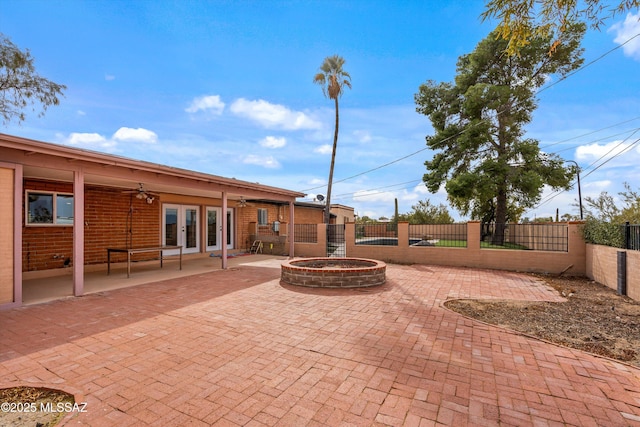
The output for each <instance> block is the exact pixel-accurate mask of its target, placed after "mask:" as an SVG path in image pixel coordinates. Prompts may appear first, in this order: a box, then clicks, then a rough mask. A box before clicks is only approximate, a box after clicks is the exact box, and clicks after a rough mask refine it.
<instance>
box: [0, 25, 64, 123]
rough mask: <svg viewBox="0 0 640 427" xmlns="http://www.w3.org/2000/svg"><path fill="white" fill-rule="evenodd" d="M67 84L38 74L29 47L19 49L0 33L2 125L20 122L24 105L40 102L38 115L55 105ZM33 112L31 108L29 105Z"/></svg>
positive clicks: (0, 109)
mask: <svg viewBox="0 0 640 427" xmlns="http://www.w3.org/2000/svg"><path fill="white" fill-rule="evenodd" d="M66 88H67V87H66V86H64V85H60V84H57V83H54V82H52V81H51V80H48V79H45V78H44V77H41V76H40V75H38V74H37V73H36V71H35V67H34V65H33V57H32V56H31V53H30V52H29V50H25V51H22V50H20V49H19V48H18V47H17V46H16V45H15V44H13V43H12V42H11V40H9V39H8V38H7V37H5V36H4V35H3V34H2V33H0V114H1V115H2V120H3V122H4V123H5V124H7V123H9V122H10V121H11V120H12V119H14V118H15V119H17V121H18V123H20V122H22V121H24V119H25V114H24V109H25V108H26V107H27V106H28V105H30V104H31V105H34V104H36V103H39V104H41V105H42V111H41V112H40V113H39V115H40V116H41V115H42V114H44V112H45V110H46V109H47V107H49V106H50V105H58V104H59V103H60V100H59V99H58V97H59V96H62V91H63V90H64V89H66ZM33 110H34V111H35V107H34V108H33Z"/></svg>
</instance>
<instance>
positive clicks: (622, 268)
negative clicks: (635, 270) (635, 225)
mask: <svg viewBox="0 0 640 427" xmlns="http://www.w3.org/2000/svg"><path fill="white" fill-rule="evenodd" d="M627 224H628V223H627ZM618 295H627V253H626V252H624V251H618Z"/></svg>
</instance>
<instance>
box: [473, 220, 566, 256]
mask: <svg viewBox="0 0 640 427" xmlns="http://www.w3.org/2000/svg"><path fill="white" fill-rule="evenodd" d="M481 233H482V234H481V243H480V247H481V248H490V249H501V248H504V249H520V250H536V251H557V252H568V251H569V226H568V224H558V223H539V224H534V223H524V224H495V223H484V224H482V226H481Z"/></svg>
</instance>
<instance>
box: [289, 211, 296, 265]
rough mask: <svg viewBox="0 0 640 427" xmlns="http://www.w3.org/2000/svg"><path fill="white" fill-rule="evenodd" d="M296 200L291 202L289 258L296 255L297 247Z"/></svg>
mask: <svg viewBox="0 0 640 427" xmlns="http://www.w3.org/2000/svg"><path fill="white" fill-rule="evenodd" d="M294 202H295V200H292V201H290V202H289V258H294V257H295V248H296V236H295V228H296V227H295V222H296V221H295V216H294V212H295V208H294V205H293V204H294Z"/></svg>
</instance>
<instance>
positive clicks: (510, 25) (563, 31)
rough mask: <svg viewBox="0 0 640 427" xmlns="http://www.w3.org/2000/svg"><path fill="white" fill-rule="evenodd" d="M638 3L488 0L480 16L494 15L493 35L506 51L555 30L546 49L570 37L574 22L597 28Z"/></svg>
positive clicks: (639, 1)
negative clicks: (551, 41)
mask: <svg viewBox="0 0 640 427" xmlns="http://www.w3.org/2000/svg"><path fill="white" fill-rule="evenodd" d="M638 7H640V0H617V1H615V2H613V4H612V5H610V4H609V2H605V1H603V0H581V1H580V2H578V1H575V0H572V1H567V0H527V1H523V0H489V1H487V6H486V10H485V11H484V12H483V13H482V15H481V16H482V19H483V20H486V19H490V18H497V19H498V20H499V21H500V22H499V24H498V27H497V28H496V35H497V36H498V37H501V38H503V39H504V40H507V41H508V43H507V46H506V51H507V53H509V54H510V55H514V54H517V53H519V52H520V51H521V50H522V49H523V48H524V47H525V46H527V45H529V44H530V43H531V42H532V40H534V39H535V38H537V37H550V36H552V35H554V34H555V38H554V40H553V43H552V44H551V45H550V50H551V51H553V49H555V47H557V46H558V45H560V44H562V43H563V41H564V40H566V39H567V38H570V37H571V36H570V34H569V33H570V28H571V27H572V26H573V25H575V24H577V23H586V24H589V25H590V26H591V27H592V28H596V29H598V28H600V26H601V25H602V24H603V23H604V21H605V20H606V19H607V18H611V17H613V16H615V15H616V14H619V13H624V12H625V11H629V10H632V9H635V8H638Z"/></svg>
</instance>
